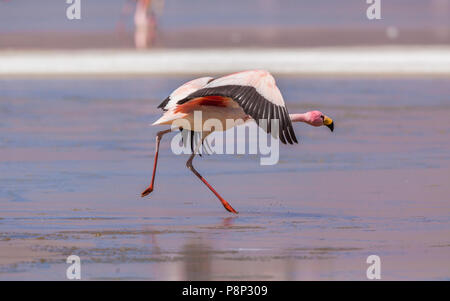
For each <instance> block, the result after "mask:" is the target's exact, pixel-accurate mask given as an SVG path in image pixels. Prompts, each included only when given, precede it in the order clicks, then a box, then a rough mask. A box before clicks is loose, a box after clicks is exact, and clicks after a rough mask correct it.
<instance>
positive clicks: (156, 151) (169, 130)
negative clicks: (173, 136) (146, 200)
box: [141, 129, 172, 197]
mask: <svg viewBox="0 0 450 301" xmlns="http://www.w3.org/2000/svg"><path fill="white" fill-rule="evenodd" d="M171 131H172V130H171V129H168V130H165V131H161V132H158V133H157V134H156V147H155V160H154V162H153V174H152V181H151V182H150V185H149V186H148V187H147V189H145V190H144V191H143V192H142V193H141V197H144V196H146V195H149V194H150V192H152V191H153V185H154V183H155V174H156V165H157V164H158V152H159V142H160V141H161V138H162V136H164V135H165V134H167V133H169V132H171Z"/></svg>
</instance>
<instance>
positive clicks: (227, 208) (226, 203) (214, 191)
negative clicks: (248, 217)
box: [186, 151, 238, 214]
mask: <svg viewBox="0 0 450 301" xmlns="http://www.w3.org/2000/svg"><path fill="white" fill-rule="evenodd" d="M195 153H196V151H195V152H194V153H193V154H192V155H191V156H190V157H189V159H188V160H187V162H186V167H187V168H189V170H191V171H192V172H193V173H194V175H196V176H197V178H199V179H200V180H201V181H202V182H203V183H205V185H206V186H207V187H208V188H209V190H211V191H212V193H214V194H215V195H216V197H217V198H218V199H219V200H220V202H221V203H222V205H223V206H224V207H225V209H226V210H228V211H229V212H232V213H236V214H237V213H238V212H237V211H236V210H234V209H233V207H231V205H230V204H229V203H228V202H227V201H225V200H224V199H223V198H222V197H221V196H220V194H219V193H217V191H216V190H215V189H214V188H213V187H212V186H211V185H210V184H209V183H208V182H207V181H206V180H205V178H203V177H202V175H201V174H200V173H199V172H198V171H197V170H196V169H195V168H194V166H193V165H192V160H193V159H194V157H195Z"/></svg>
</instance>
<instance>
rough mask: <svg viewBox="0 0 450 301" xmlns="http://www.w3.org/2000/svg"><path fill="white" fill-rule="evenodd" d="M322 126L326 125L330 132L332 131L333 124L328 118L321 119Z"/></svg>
mask: <svg viewBox="0 0 450 301" xmlns="http://www.w3.org/2000/svg"><path fill="white" fill-rule="evenodd" d="M323 124H324V125H326V126H327V127H328V128H329V129H330V131H333V130H334V122H333V120H332V119H331V118H330V117H327V116H325V117H324V119H323Z"/></svg>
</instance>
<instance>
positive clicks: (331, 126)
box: [327, 122, 334, 131]
mask: <svg viewBox="0 0 450 301" xmlns="http://www.w3.org/2000/svg"><path fill="white" fill-rule="evenodd" d="M327 127H328V128H329V129H330V131H334V122H332V123H330V124H329V125H327Z"/></svg>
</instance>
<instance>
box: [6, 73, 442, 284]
mask: <svg viewBox="0 0 450 301" xmlns="http://www.w3.org/2000/svg"><path fill="white" fill-rule="evenodd" d="M186 79H187V78H161V77H154V78H145V79H143V78H128V79H105V80H94V79H73V80H71V79H67V80H2V81H0V279H55V280H64V279H65V273H66V268H67V267H68V265H67V264H66V263H65V258H66V257H67V256H68V255H70V254H76V255H79V256H80V257H81V260H82V278H83V279H86V280H95V279H149V280H167V279H188V280H194V279H212V280H228V279H237V280H240V279H245V280H284V279H288V280H304V279H318V280H325V279H333V280H347V279H351V280H366V279H367V278H366V269H367V267H368V264H366V258H367V256H369V255H371V254H376V255H379V256H380V258H381V262H382V279H385V280H391V279H395V280H413V279H436V280H448V279H450V272H449V270H450V261H449V259H450V200H449V195H450V188H449V185H448V183H449V178H450V155H449V154H450V139H449V138H450V119H449V118H448V116H449V113H450V99H449V96H450V89H449V87H450V82H449V80H447V79H434V80H431V79H405V80H400V79H385V80H383V79H366V80H364V79H354V78H348V79H340V80H337V79H333V78H329V79H305V78H303V79H300V78H279V79H278V83H279V85H280V89H281V90H282V92H283V94H284V96H285V99H286V102H287V103H288V107H289V110H290V112H292V113H293V112H302V111H307V110H311V109H319V110H321V111H323V112H324V113H326V114H327V115H329V116H331V117H333V119H334V120H335V122H336V130H335V132H334V133H333V134H332V133H330V132H329V131H328V130H327V129H326V128H319V129H317V128H310V127H307V126H306V125H301V124H296V125H295V131H296V133H297V136H298V137H299V138H300V140H301V141H300V142H301V143H300V144H299V145H295V146H282V147H281V160H280V162H279V164H277V165H275V166H260V165H259V158H258V157H257V156H231V155H228V156H225V155H212V156H203V157H202V158H197V159H196V161H195V163H196V166H197V168H198V170H199V171H200V172H201V173H202V174H203V175H204V176H205V177H206V178H207V179H208V180H209V181H210V183H211V184H213V185H215V187H216V189H217V190H218V191H219V192H220V193H222V195H223V196H224V197H225V198H226V199H227V200H228V201H229V202H230V203H231V204H232V205H233V206H234V207H235V208H236V209H237V210H238V211H239V212H240V214H239V215H237V216H235V215H232V214H230V213H227V212H226V211H225V210H224V209H223V208H222V206H221V205H220V203H219V201H218V200H217V199H215V197H214V196H213V195H212V194H211V193H210V192H209V191H208V190H207V189H206V187H204V186H203V185H202V184H201V183H200V182H199V181H198V179H197V178H195V177H194V176H193V175H192V174H191V173H190V172H189V171H188V170H187V169H186V168H185V161H186V159H187V157H186V156H175V155H173V154H172V153H171V152H170V148H169V141H170V139H167V138H166V139H165V140H164V141H163V143H162V147H161V155H160V161H159V169H158V177H157V179H156V189H155V191H154V192H153V193H152V195H151V196H150V197H146V198H140V196H139V194H140V192H141V191H142V190H143V189H144V188H145V187H146V185H147V184H148V181H149V180H150V175H151V167H152V164H153V143H154V142H153V141H154V135H155V133H156V130H157V128H152V127H150V126H149V124H150V123H151V122H153V121H154V120H155V119H156V118H157V117H158V115H159V114H160V112H159V110H157V109H156V106H157V104H159V102H160V101H161V100H162V99H164V98H165V97H166V95H167V94H168V93H169V92H170V90H171V89H172V88H173V87H176V86H177V85H178V84H179V83H181V82H183V81H184V80H186ZM168 138H169V137H168Z"/></svg>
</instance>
